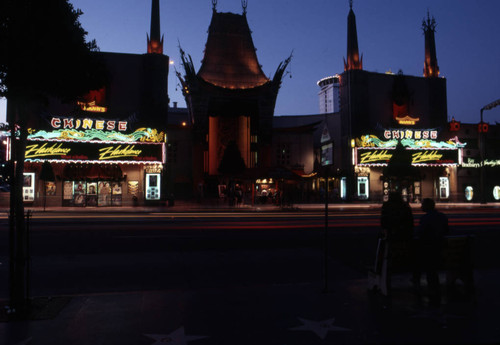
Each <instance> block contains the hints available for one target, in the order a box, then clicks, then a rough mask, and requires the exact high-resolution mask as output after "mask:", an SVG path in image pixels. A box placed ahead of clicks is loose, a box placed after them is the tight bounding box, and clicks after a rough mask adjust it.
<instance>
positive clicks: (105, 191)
mask: <svg viewBox="0 0 500 345" xmlns="http://www.w3.org/2000/svg"><path fill="white" fill-rule="evenodd" d="M98 193H99V194H98V198H97V203H98V206H111V184H110V182H109V181H100V182H99V185H98Z"/></svg>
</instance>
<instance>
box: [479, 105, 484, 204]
mask: <svg viewBox="0 0 500 345" xmlns="http://www.w3.org/2000/svg"><path fill="white" fill-rule="evenodd" d="M483 110H484V108H482V109H481V115H480V118H481V122H479V156H480V159H481V165H480V167H479V169H480V170H479V184H480V185H481V204H486V190H485V187H484V132H483V128H482V125H483Z"/></svg>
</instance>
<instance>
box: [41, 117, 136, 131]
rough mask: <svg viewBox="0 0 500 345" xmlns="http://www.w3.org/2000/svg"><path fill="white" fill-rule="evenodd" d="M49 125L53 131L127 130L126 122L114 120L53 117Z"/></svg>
mask: <svg viewBox="0 0 500 345" xmlns="http://www.w3.org/2000/svg"><path fill="white" fill-rule="evenodd" d="M50 125H51V126H52V128H54V129H93V128H94V129H98V130H107V131H114V130H118V131H120V132H125V131H126V130H127V121H115V120H94V119H88V118H85V119H75V118H60V117H53V118H52V119H51V120H50Z"/></svg>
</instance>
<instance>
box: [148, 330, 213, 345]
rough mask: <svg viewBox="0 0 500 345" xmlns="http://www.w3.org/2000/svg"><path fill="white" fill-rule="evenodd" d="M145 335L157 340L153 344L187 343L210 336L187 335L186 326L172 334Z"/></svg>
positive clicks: (175, 344)
mask: <svg viewBox="0 0 500 345" xmlns="http://www.w3.org/2000/svg"><path fill="white" fill-rule="evenodd" d="M144 335H145V336H146V337H149V338H152V339H154V340H155V342H154V343H153V344H151V345H163V344H169V345H187V343H188V342H190V341H194V340H199V339H205V338H208V337H207V336H196V335H186V332H185V330H184V327H180V328H178V329H176V330H175V331H173V332H172V333H170V334H144Z"/></svg>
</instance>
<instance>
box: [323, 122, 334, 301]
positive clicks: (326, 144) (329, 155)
mask: <svg viewBox="0 0 500 345" xmlns="http://www.w3.org/2000/svg"><path fill="white" fill-rule="evenodd" d="M332 164H333V140H332V139H331V137H330V133H329V132H328V126H327V123H326V121H325V127H324V128H323V133H322V134H321V165H322V166H323V167H324V175H325V238H324V269H325V272H324V279H325V281H324V289H323V292H325V293H327V292H328V175H329V174H328V172H329V167H330V165H332Z"/></svg>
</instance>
